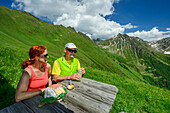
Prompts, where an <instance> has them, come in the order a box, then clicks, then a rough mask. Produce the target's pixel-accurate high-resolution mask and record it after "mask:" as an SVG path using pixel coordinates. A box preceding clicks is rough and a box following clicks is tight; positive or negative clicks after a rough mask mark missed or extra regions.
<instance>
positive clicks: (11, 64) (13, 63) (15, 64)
mask: <svg viewBox="0 0 170 113" xmlns="http://www.w3.org/2000/svg"><path fill="white" fill-rule="evenodd" d="M27 56H28V52H27V51H25V50H23V49H18V50H17V49H11V48H0V75H1V76H0V82H1V86H0V90H1V92H0V98H1V102H0V109H2V108H4V107H7V106H9V105H11V104H13V103H14V95H15V90H16V87H17V84H18V82H19V79H20V77H21V75H22V71H23V70H22V69H21V68H20V67H21V62H22V61H24V60H25V59H27V58H28V57H27ZM54 60H55V58H54V57H53V56H51V55H50V58H49V59H48V62H49V63H50V64H51V65H52V64H53V61H54ZM85 69H86V74H85V76H84V77H85V78H89V79H93V80H96V81H100V82H104V83H107V84H111V85H114V86H116V87H117V88H118V90H119V91H118V94H117V96H116V100H115V102H114V104H113V106H112V109H111V113H118V112H121V111H125V112H130V113H132V112H151V113H168V112H170V109H169V106H170V104H169V101H170V92H169V90H167V89H161V88H158V87H155V86H152V85H150V84H147V83H144V82H142V81H137V80H133V79H129V78H127V77H126V76H121V75H118V74H113V73H111V72H108V71H103V70H99V69H95V68H91V67H85Z"/></svg>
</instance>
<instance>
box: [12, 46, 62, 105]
mask: <svg viewBox="0 0 170 113" xmlns="http://www.w3.org/2000/svg"><path fill="white" fill-rule="evenodd" d="M29 56H30V58H29V59H28V60H25V62H24V63H23V64H22V69H24V71H23V74H22V77H21V79H20V81H19V83H18V86H17V89H16V93H15V101H16V102H19V101H21V100H25V99H28V98H32V97H33V96H36V95H39V94H41V93H42V92H43V91H44V90H45V88H46V87H45V86H46V84H47V83H48V86H49V87H51V88H57V87H60V86H61V85H60V84H54V85H52V81H51V66H50V64H48V63H47V58H48V53H47V48H46V47H44V46H41V45H36V46H33V47H31V48H30V50H29Z"/></svg>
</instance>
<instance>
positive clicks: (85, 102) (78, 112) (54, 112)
mask: <svg viewBox="0 0 170 113" xmlns="http://www.w3.org/2000/svg"><path fill="white" fill-rule="evenodd" d="M68 82H69V81H68V80H65V81H62V82H60V84H62V85H63V87H67V85H68ZM72 83H73V84H74V86H75V88H74V89H72V90H67V91H68V93H67V95H66V97H65V99H64V100H63V101H61V102H54V103H51V104H46V105H44V106H42V107H40V108H39V107H38V104H39V102H40V100H41V99H42V96H41V95H37V96H35V97H33V98H30V99H27V100H24V101H21V102H18V103H15V104H13V105H11V106H9V107H6V108H4V109H2V110H0V113H109V111H110V109H111V108H112V104H113V102H114V100H115V98H116V94H117V92H118V89H117V88H116V87H115V86H113V85H109V84H105V83H101V82H97V81H94V80H90V79H87V78H81V81H79V82H78V81H72Z"/></svg>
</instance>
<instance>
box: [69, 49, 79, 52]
mask: <svg viewBox="0 0 170 113" xmlns="http://www.w3.org/2000/svg"><path fill="white" fill-rule="evenodd" d="M67 50H68V51H69V52H71V53H72V52H74V53H77V50H72V49H67Z"/></svg>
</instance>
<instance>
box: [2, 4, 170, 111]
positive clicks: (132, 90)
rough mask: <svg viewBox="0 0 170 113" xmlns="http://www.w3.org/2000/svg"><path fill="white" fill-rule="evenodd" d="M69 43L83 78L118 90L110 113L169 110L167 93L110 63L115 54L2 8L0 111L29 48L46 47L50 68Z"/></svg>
mask: <svg viewBox="0 0 170 113" xmlns="http://www.w3.org/2000/svg"><path fill="white" fill-rule="evenodd" d="M68 42H73V43H75V44H76V46H78V48H79V49H78V53H76V54H77V56H76V57H77V58H78V59H79V60H80V63H81V66H82V67H85V69H86V74H85V77H86V78H89V79H93V80H96V81H100V82H104V83H108V84H112V85H115V86H116V87H117V88H118V89H119V92H118V94H117V97H116V100H115V102H114V104H113V107H112V110H111V112H112V113H117V112H121V111H125V112H164V113H165V112H169V111H170V110H169V106H170V104H169V101H170V98H169V97H170V96H169V90H167V89H161V88H159V87H155V86H152V85H150V84H149V82H148V81H146V80H145V79H144V78H143V76H142V75H141V74H140V73H138V72H137V71H135V70H133V68H131V67H130V66H128V65H126V64H124V65H122V64H121V63H119V62H117V61H116V60H113V59H114V57H111V56H114V55H115V54H111V53H108V52H107V51H105V50H103V49H101V48H100V47H99V46H97V45H96V44H95V43H94V42H93V41H92V40H90V39H89V38H88V37H87V36H85V35H84V34H82V33H80V32H76V31H75V30H74V29H73V28H71V27H68V28H66V27H64V26H62V25H52V24H49V23H47V22H43V21H41V20H40V19H38V18H36V17H34V16H33V15H31V14H29V13H27V12H21V11H18V10H14V9H8V8H6V7H4V6H0V83H1V85H0V98H1V102H0V109H2V108H4V107H6V106H9V105H11V104H13V103H14V94H15V89H16V86H17V84H18V82H19V79H20V77H21V74H22V71H23V70H22V69H21V68H20V67H21V65H20V64H21V62H22V61H23V60H25V59H28V50H29V48H30V47H31V46H33V45H44V46H46V47H47V49H48V53H49V56H50V58H49V59H48V62H49V63H50V64H51V65H53V62H54V60H55V59H56V58H58V57H60V56H62V55H63V49H64V45H65V44H66V43H68Z"/></svg>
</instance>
